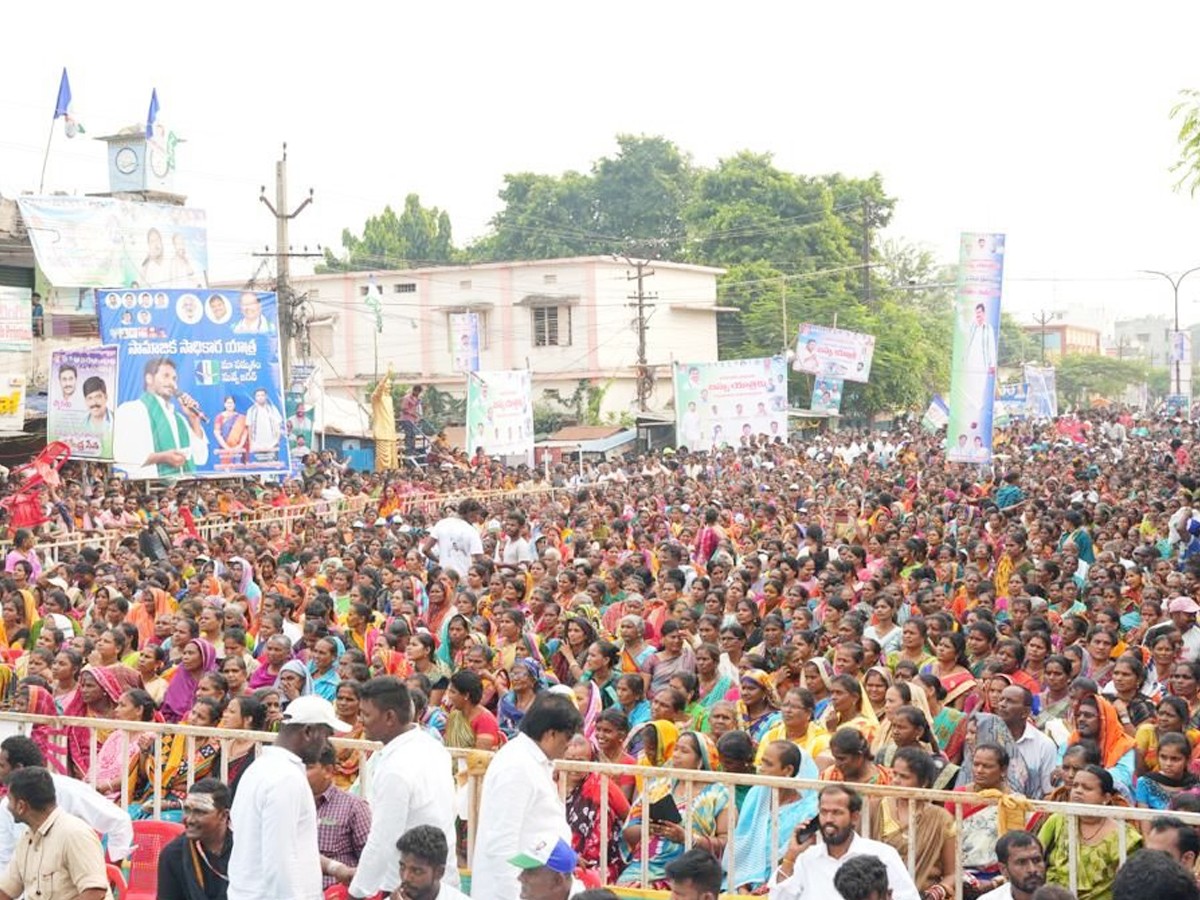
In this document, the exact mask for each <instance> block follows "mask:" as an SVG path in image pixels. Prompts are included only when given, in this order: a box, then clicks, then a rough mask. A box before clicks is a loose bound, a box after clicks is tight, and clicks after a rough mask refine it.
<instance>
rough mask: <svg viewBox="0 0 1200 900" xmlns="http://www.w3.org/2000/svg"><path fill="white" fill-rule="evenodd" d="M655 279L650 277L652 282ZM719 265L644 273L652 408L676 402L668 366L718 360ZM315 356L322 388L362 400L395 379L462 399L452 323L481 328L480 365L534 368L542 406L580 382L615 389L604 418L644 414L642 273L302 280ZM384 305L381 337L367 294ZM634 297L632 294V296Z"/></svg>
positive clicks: (535, 269) (541, 263) (455, 269)
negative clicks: (456, 318)
mask: <svg viewBox="0 0 1200 900" xmlns="http://www.w3.org/2000/svg"><path fill="white" fill-rule="evenodd" d="M651 272H653V274H650V273H651ZM722 274H724V270H723V269H715V268H709V267H705V266H694V265H685V264H682V263H673V262H658V261H656V262H654V263H652V264H649V265H647V266H646V267H645V270H644V295H645V297H646V300H645V317H646V323H647V324H646V360H647V363H648V368H649V377H650V379H651V386H650V393H649V395H648V398H647V407H648V408H650V409H664V408H666V407H668V406H669V405H670V403H671V400H672V389H671V378H670V366H671V362H672V361H677V362H709V361H714V360H716V359H717V315H716V314H717V312H718V310H719V307H718V305H717V276H719V275H722ZM292 286H293V290H294V291H295V292H296V294H297V296H298V297H306V298H307V299H306V302H305V303H304V304H303V306H302V310H301V318H302V319H303V321H304V324H305V328H306V330H307V336H308V341H307V348H305V347H304V346H300V347H298V348H297V351H296V352H295V353H294V355H293V359H295V360H298V361H299V360H302V359H303V358H304V355H305V354H304V352H303V351H304V350H305V349H307V350H308V355H309V358H310V360H311V361H312V362H314V363H317V364H318V365H320V366H321V368H322V369H323V375H324V384H325V388H326V390H328V391H330V392H331V393H334V394H337V395H341V396H344V397H347V398H354V399H356V400H360V401H361V400H362V398H363V396H364V391H365V389H366V387H367V386H368V385H369V384H370V383H371V382H373V381H375V380H376V378H377V377H379V376H381V375H383V373H385V372H386V371H387V368H388V365H389V364H390V365H391V366H392V368H393V370H394V373H395V377H396V379H397V380H398V381H400V382H403V383H422V384H427V385H433V386H435V387H437V388H439V389H441V390H447V391H451V392H454V393H461V392H465V389H466V375H465V374H464V373H463V372H461V371H456V370H455V347H454V344H455V343H456V342H455V340H454V338H455V333H454V327H453V324H452V319H451V316H452V315H453V314H455V313H464V312H473V313H476V314H477V316H478V323H479V368H480V369H482V370H492V369H523V368H529V369H531V370H532V371H533V400H534V403H535V404H538V403H542V402H549V401H550V400H551V397H548V396H547V395H546V393H545V392H546V391H548V390H549V391H557V392H558V395H559V396H561V397H562V398H564V399H566V398H568V397H570V396H571V395H572V393H573V392H574V391H575V390H576V388H577V387H578V385H579V382H580V381H581V380H587V381H590V382H591V383H592V384H593V385H595V386H596V387H599V388H607V391H606V393H605V395H604V398H603V401H602V405H601V413H602V414H609V413H614V414H620V413H631V412H636V411H637V368H636V363H637V359H638V326H637V321H638V313H637V302H636V299H634V298H636V292H637V280H636V269H635V268H634V267H633V266H631V265H629V264H628V263H626V262H625V261H623V260H616V259H614V258H612V257H608V256H589V257H578V258H570V259H549V260H537V261H533V262H506V263H484V264H478V265H470V266H445V267H439V268H421V269H410V270H403V271H387V272H374V273H368V272H349V273H336V274H326V275H311V276H302V277H296V278H293V280H292ZM372 291H374V292H375V296H376V297H378V298H379V304H380V306H381V318H382V325H383V330H382V332H378V331H377V330H376V316H375V312H374V309H373V307H372V305H371V304H369V303H368V295H369V294H370V293H371V292H372ZM631 295H632V296H631Z"/></svg>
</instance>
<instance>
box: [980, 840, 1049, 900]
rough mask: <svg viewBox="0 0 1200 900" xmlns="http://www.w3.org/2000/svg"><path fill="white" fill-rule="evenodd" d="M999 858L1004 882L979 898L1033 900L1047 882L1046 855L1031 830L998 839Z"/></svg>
mask: <svg viewBox="0 0 1200 900" xmlns="http://www.w3.org/2000/svg"><path fill="white" fill-rule="evenodd" d="M996 859H997V860H998V861H999V862H1000V873H1001V874H1002V875H1003V876H1004V880H1005V882H1006V883H1005V884H1003V885H1001V886H1000V887H998V888H996V889H995V890H994V891H988V892H987V893H986V894H982V895H981V896H980V898H979V900H984V898H987V900H1032V897H1033V892H1034V891H1036V890H1037V889H1038V888H1040V887H1041V886H1042V885H1043V884H1045V883H1046V855H1045V853H1044V852H1043V851H1042V845H1041V843H1040V842H1039V841H1038V839H1037V838H1036V837H1034V836H1033V835H1032V834H1030V833H1029V832H1028V831H1010V832H1008V834H1006V835H1004V836H1003V837H1001V838H1000V840H998V841H996Z"/></svg>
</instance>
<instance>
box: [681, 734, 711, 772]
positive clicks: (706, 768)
mask: <svg viewBox="0 0 1200 900" xmlns="http://www.w3.org/2000/svg"><path fill="white" fill-rule="evenodd" d="M686 734H690V735H691V736H692V737H694V738H695V739H696V744H697V746H699V748H700V771H702V772H715V771H716V770H717V769H719V768H720V767H721V754H720V753H719V752H718V751H717V744H716V742H715V741H714V740H713V739H712V738H711V737H710V736H709V735H707V734H705V733H704V732H703V731H684V732H682V733H681V734H680V735H679V737H681V738H682V737H683V736H684V735H686ZM675 743H677V744H678V743H679V741H678V740H676V741H675Z"/></svg>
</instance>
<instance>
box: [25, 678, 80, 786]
mask: <svg viewBox="0 0 1200 900" xmlns="http://www.w3.org/2000/svg"><path fill="white" fill-rule="evenodd" d="M13 712H18V713H29V714H30V715H34V716H57V715H58V714H59V713H58V706H57V705H56V704H55V702H54V698H53V697H52V696H51V695H50V692H49V691H48V690H46V689H45V688H44V687H42V686H41V685H39V684H22V685H20V686H18V687H17V693H16V695H15V696H14V697H13ZM67 735H68V729H66V728H59V727H58V726H55V725H49V724H43V723H39V724H37V725H34V726H33V728H32V729H30V732H29V737H30V740H32V741H33V742H34V743H35V744H37V746H38V749H39V750H41V751H42V756H44V757H45V759H46V766H47V767H48V768H49V769H50V770H51V771H52V772H58V773H59V774H60V775H65V774H67Z"/></svg>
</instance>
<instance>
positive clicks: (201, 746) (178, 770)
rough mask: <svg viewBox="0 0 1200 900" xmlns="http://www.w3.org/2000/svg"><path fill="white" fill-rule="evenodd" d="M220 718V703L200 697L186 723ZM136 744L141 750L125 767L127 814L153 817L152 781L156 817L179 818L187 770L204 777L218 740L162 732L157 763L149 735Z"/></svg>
mask: <svg viewBox="0 0 1200 900" xmlns="http://www.w3.org/2000/svg"><path fill="white" fill-rule="evenodd" d="M220 718H221V707H220V705H219V704H218V703H217V702H216V701H215V700H210V699H209V698H207V697H201V698H200V699H199V700H197V701H196V703H195V705H194V706H193V707H192V709H191V710H190V711H189V712H188V716H187V724H188V725H193V726H196V727H199V728H215V727H216V726H217V724H218V722H219V720H220ZM143 737H145V736H143ZM189 740H191V741H193V752H192V757H191V759H189V758H188V754H187V749H188V742H189ZM138 746H139V748H140V750H141V752H140V753H139V754H138V755H137V757H136V758H135V759H133V760H132V761H131V765H130V771H129V796H130V798H132V802H131V803H130V805H129V817H130V818H132V819H151V818H154V796H155V793H156V784H157V783H161V785H162V801H161V805H160V816H159V818H160V819H162V820H163V821H167V822H182V821H183V799H184V797H186V796H187V789H188V778H189V771H190V777H191V779H192V780H193V781H199V780H200V779H201V778H205V777H207V776H208V775H209V774H210V773H211V772H212V770H213V766H214V764H215V763H216V761H217V756H218V755H219V754H220V752H221V742H220V741H219V740H217V739H216V738H199V737H198V738H191V739H189V737H188V736H187V735H185V734H181V733H178V732H175V733H171V734H164V735H162V748H161V750H160V751H159V753H158V754H157V759H158V761H159V762H158V765H157V766H156V763H155V758H156V754H155V752H154V740H153V738H151V739H150V740H139V742H138ZM159 769H161V771H159ZM156 778H161V782H157V781H156Z"/></svg>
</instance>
